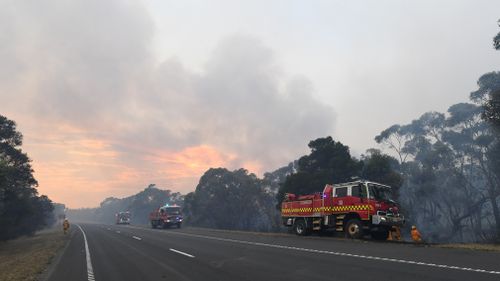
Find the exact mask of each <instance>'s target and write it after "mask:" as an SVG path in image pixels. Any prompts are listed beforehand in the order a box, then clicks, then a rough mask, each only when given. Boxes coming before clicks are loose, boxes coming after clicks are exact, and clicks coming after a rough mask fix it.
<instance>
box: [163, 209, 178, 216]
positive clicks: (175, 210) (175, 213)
mask: <svg viewBox="0 0 500 281" xmlns="http://www.w3.org/2000/svg"><path fill="white" fill-rule="evenodd" d="M163 209H164V210H165V212H167V214H169V215H179V214H180V213H181V208H180V207H165V208H163Z"/></svg>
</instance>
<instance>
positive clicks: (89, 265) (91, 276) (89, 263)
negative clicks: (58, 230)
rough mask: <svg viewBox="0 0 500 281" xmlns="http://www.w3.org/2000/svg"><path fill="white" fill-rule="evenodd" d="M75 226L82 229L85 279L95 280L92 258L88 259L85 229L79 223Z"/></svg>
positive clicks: (88, 252)
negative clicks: (85, 260) (85, 265)
mask: <svg viewBox="0 0 500 281" xmlns="http://www.w3.org/2000/svg"><path fill="white" fill-rule="evenodd" d="M76 226H78V228H80V230H81V231H82V234H83V241H85V257H86V259H87V279H88V281H95V278H94V270H93V269H92V260H91V259H90V251H89V244H88V243H87V235H85V231H83V229H82V227H81V226H80V225H78V224H77V225H76Z"/></svg>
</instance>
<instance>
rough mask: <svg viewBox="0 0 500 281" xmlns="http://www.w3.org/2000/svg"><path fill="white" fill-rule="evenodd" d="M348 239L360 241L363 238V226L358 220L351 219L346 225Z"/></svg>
mask: <svg viewBox="0 0 500 281" xmlns="http://www.w3.org/2000/svg"><path fill="white" fill-rule="evenodd" d="M345 235H346V237H347V238H353V239H359V238H361V237H363V224H362V223H361V221H360V220H358V219H350V220H349V221H348V222H347V224H346V225H345Z"/></svg>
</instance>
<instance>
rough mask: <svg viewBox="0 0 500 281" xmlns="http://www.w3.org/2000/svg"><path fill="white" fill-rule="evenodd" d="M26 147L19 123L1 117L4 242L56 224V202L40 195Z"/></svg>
mask: <svg viewBox="0 0 500 281" xmlns="http://www.w3.org/2000/svg"><path fill="white" fill-rule="evenodd" d="M22 143H23V136H22V134H21V133H20V132H18V131H17V129H16V123H15V122H14V121H12V120H9V119H8V118H7V117H5V116H2V115H0V240H7V239H12V238H15V237H18V236H21V235H32V234H34V233H35V231H37V230H40V229H42V228H44V227H45V226H47V225H48V224H50V223H53V222H54V221H55V219H54V216H53V210H54V205H53V204H52V201H51V200H50V199H49V198H48V197H47V196H45V195H41V196H39V195H38V191H37V189H36V187H37V186H38V182H37V181H36V179H35V178H34V176H33V169H32V168H31V164H30V162H31V160H30V158H29V157H28V155H27V154H26V153H24V152H23V151H22V150H21V145H22Z"/></svg>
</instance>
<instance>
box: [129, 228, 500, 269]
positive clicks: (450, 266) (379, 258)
mask: <svg viewBox="0 0 500 281" xmlns="http://www.w3.org/2000/svg"><path fill="white" fill-rule="evenodd" d="M136 228H137V229H145V230H150V229H146V228H139V227H136ZM150 231H151V230H150ZM162 233H164V234H165V235H170V234H174V235H184V236H191V237H197V238H204V239H211V240H218V241H224V242H232V243H239V244H246V245H255V246H262V247H270V248H278V249H287V250H294V251H302V252H312V253H315V252H318V253H322V254H327V255H334V256H347V257H353V258H359V259H367V260H377V261H388V262H395V263H405V264H413V265H420V266H427V267H437V268H446V269H454V270H462V271H470V272H478V273H487V274H495V275H500V271H495V270H485V269H479V268H468V267H459V266H453V265H445V264H435V263H427V262H418V261H412V260H403V259H393V258H384V257H374V256H364V255H357V254H350V253H343V252H331V251H321V250H315V249H308V248H297V247H290V246H283V245H277V244H267V243H261V242H251V241H245V240H236V239H229V238H220V237H215V236H205V235H198V234H192V233H186V232H178V231H170V232H162ZM170 250H171V251H172V250H173V249H170ZM174 252H175V251H174Z"/></svg>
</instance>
